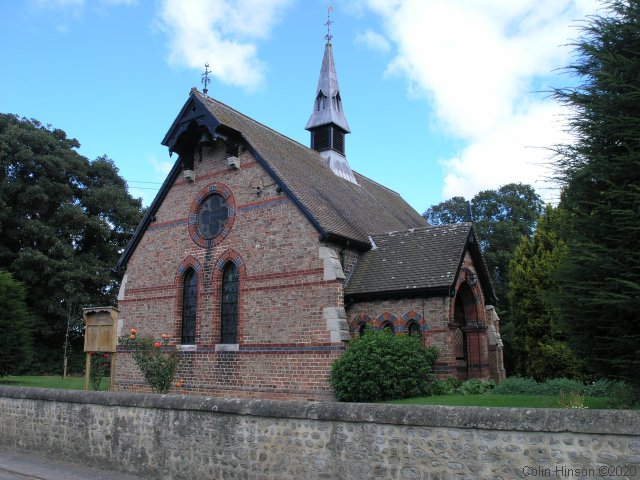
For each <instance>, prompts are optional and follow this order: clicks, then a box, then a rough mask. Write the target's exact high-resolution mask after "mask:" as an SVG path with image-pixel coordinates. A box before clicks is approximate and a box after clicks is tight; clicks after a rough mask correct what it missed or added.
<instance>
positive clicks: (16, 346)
mask: <svg viewBox="0 0 640 480" xmlns="http://www.w3.org/2000/svg"><path fill="white" fill-rule="evenodd" d="M26 299H27V289H26V288H25V286H24V285H23V284H22V283H20V282H18V281H17V280H15V279H14V278H13V276H12V275H11V274H10V273H9V272H6V271H4V270H0V306H2V308H0V332H2V335H0V377H2V376H4V375H13V374H17V373H21V372H22V371H23V370H24V368H25V367H26V366H27V365H28V363H29V361H30V360H31V353H32V330H33V318H32V316H31V313H30V312H29V309H28V308H27V302H26Z"/></svg>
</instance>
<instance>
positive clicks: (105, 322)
mask: <svg viewBox="0 0 640 480" xmlns="http://www.w3.org/2000/svg"><path fill="white" fill-rule="evenodd" d="M82 317H83V318H84V324H85V330H84V351H85V352H109V353H114V352H115V351H116V346H117V345H118V310H117V309H116V308H114V307H94V308H83V309H82Z"/></svg>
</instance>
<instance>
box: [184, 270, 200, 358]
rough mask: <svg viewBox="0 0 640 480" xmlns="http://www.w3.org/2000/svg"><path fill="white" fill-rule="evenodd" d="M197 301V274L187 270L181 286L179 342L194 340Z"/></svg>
mask: <svg viewBox="0 0 640 480" xmlns="http://www.w3.org/2000/svg"><path fill="white" fill-rule="evenodd" d="M197 303H198V275H197V274H196V272H195V271H194V270H193V269H191V268H190V269H189V270H187V273H186V274H185V275H184V282H183V287H182V333H181V335H180V342H181V343H182V344H183V345H193V344H194V343H195V341H196V305H197Z"/></svg>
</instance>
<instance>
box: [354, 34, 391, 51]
mask: <svg viewBox="0 0 640 480" xmlns="http://www.w3.org/2000/svg"><path fill="white" fill-rule="evenodd" d="M355 41H356V43H358V44H360V45H364V46H366V47H367V48H370V49H371V50H376V51H379V52H383V53H386V52H388V51H390V50H391V45H390V44H389V41H388V40H387V39H386V38H384V36H382V35H380V34H379V33H377V32H374V31H373V30H367V31H366V32H364V33H360V34H358V35H356V40H355Z"/></svg>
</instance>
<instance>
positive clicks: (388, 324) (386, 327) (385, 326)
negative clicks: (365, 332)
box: [382, 322, 395, 333]
mask: <svg viewBox="0 0 640 480" xmlns="http://www.w3.org/2000/svg"><path fill="white" fill-rule="evenodd" d="M382 330H387V331H389V332H391V333H395V330H394V329H393V324H392V323H391V322H384V323H383V324H382Z"/></svg>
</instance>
